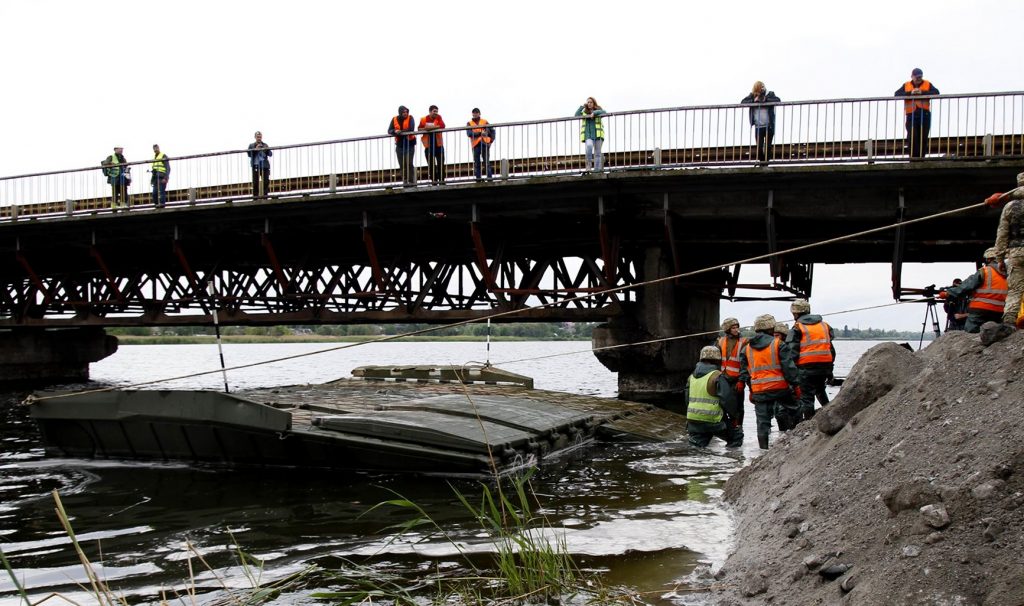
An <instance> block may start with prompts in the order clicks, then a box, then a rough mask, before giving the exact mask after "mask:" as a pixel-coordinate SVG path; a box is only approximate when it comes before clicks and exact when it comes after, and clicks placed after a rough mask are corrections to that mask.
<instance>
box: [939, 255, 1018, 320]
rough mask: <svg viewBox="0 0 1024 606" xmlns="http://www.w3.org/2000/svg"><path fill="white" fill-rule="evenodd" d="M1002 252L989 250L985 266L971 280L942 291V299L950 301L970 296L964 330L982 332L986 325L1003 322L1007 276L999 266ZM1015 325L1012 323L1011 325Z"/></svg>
mask: <svg viewBox="0 0 1024 606" xmlns="http://www.w3.org/2000/svg"><path fill="white" fill-rule="evenodd" d="M998 257H999V251H998V250H997V249H996V248H995V247H992V248H989V249H988V250H986V251H985V264H984V265H982V266H981V268H980V269H979V270H978V271H977V272H975V273H974V274H973V275H972V276H971V277H969V278H967V279H966V280H964V281H963V282H961V283H960V285H959V286H951V287H949V288H947V289H945V290H943V291H941V292H939V298H940V299H943V300H949V299H953V298H957V297H967V296H968V295H969V296H970V301H969V302H968V303H967V322H966V323H965V324H964V330H965V331H967V332H971V333H977V332H980V331H981V325H982V324H984V323H985V322H1002V321H1003V310H1004V307H1005V304H1006V292H1007V284H1006V273H1005V271H1004V270H1003V269H1002V268H1001V267H1000V265H1001V264H1000V263H999V259H998ZM1008 324H1011V325H1012V324H1013V321H1010V322H1008Z"/></svg>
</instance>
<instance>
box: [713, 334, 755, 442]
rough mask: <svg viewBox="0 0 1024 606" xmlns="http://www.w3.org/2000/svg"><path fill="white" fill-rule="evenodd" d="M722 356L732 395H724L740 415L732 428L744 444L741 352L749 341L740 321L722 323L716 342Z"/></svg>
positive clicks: (723, 368) (736, 417)
mask: <svg viewBox="0 0 1024 606" xmlns="http://www.w3.org/2000/svg"><path fill="white" fill-rule="evenodd" d="M715 345H717V346H718V351H719V352H721V354H722V376H723V377H725V380H726V381H728V382H729V387H730V388H731V389H730V391H731V393H729V394H723V397H727V398H729V399H731V400H733V401H735V402H736V409H737V410H738V411H739V412H738V414H736V415H733V416H732V417H731V419H732V427H733V429H735V430H737V431H739V438H738V439H739V441H740V442H741V443H742V442H743V391H744V388H745V385H744V383H743V381H740V352H742V351H743V348H744V347H746V346H747V339H746V338H744V337H741V336H740V321H739V320H737V319H736V318H726V319H725V320H724V321H722V336H720V337H718V341H716V342H715Z"/></svg>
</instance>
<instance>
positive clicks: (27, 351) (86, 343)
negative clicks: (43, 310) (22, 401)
mask: <svg viewBox="0 0 1024 606" xmlns="http://www.w3.org/2000/svg"><path fill="white" fill-rule="evenodd" d="M115 351H117V337H114V336H110V335H108V334H107V333H106V331H104V330H103V329H102V328H99V327H86V328H68V329H51V330H46V329H42V328H16V329H14V330H9V331H3V332H0V383H20V382H25V383H42V384H47V383H60V382H66V381H83V380H85V379H88V378H89V363H90V362H96V361H99V360H102V359H103V358H106V357H107V356H109V355H110V354H112V353H114V352H115Z"/></svg>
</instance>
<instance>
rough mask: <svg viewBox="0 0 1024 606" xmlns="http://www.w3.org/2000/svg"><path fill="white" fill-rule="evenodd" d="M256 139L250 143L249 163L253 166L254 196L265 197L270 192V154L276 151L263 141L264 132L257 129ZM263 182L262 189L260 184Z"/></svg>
mask: <svg viewBox="0 0 1024 606" xmlns="http://www.w3.org/2000/svg"><path fill="white" fill-rule="evenodd" d="M255 136H256V140H255V141H253V142H252V143H250V144H249V151H248V152H247V153H248V154H249V165H250V166H251V167H252V197H254V198H257V197H259V198H264V197H266V195H267V194H269V193H270V156H273V155H274V152H273V151H272V150H271V149H270V147H269V146H268V145H267V144H266V143H264V142H263V133H261V132H260V131H256V135H255ZM261 182H262V185H263V187H262V189H261V188H260V184H261Z"/></svg>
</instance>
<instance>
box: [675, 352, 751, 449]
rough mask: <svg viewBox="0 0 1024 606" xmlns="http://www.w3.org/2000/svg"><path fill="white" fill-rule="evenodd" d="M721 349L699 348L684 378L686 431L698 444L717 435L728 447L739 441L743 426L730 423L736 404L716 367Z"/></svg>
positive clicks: (727, 384)
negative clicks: (691, 369)
mask: <svg viewBox="0 0 1024 606" xmlns="http://www.w3.org/2000/svg"><path fill="white" fill-rule="evenodd" d="M721 364H722V353H721V352H720V351H719V349H718V347H717V346H715V345H708V346H706V347H704V348H703V349H701V350H700V360H699V361H698V362H697V365H696V366H695V367H694V369H693V374H692V375H690V378H689V379H687V380H686V433H687V436H688V438H689V441H690V444H693V445H694V446H699V447H701V448H703V447H705V446H707V445H708V444H709V443H711V438H714V437H717V438H721V439H722V440H723V441H724V442H725V445H726V446H728V447H730V448H732V447H738V446H742V445H743V429H742V428H736V427H733V423H732V422H731V421H732V419H733V418H734V417H735V416H736V414H737V412H738V410H739V409H740V408H741V407H740V406H737V403H736V401H735V398H733V397H730V396H731V394H732V393H733V389H732V386H731V385H730V384H729V381H728V380H726V377H725V373H723V372H722V371H721V370H720V367H721Z"/></svg>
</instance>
